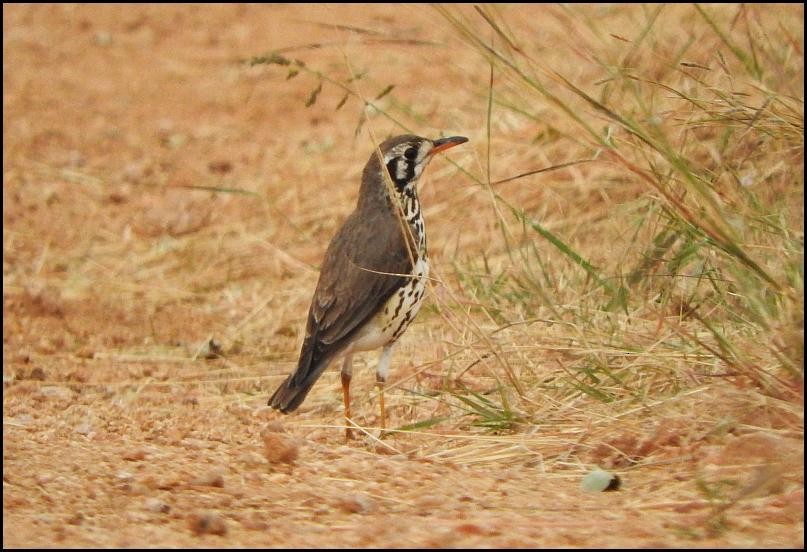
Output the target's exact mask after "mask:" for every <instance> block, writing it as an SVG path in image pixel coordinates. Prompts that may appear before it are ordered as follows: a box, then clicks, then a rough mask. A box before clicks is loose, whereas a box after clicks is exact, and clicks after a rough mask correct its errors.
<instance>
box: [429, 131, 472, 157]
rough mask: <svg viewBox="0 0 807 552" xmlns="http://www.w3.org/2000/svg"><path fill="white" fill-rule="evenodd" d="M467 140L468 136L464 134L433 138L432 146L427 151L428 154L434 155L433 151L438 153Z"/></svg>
mask: <svg viewBox="0 0 807 552" xmlns="http://www.w3.org/2000/svg"><path fill="white" fill-rule="evenodd" d="M467 141H468V138H466V137H465V136H450V137H448V138H440V139H439V140H435V141H434V142H432V144H434V147H433V148H432V150H431V151H430V152H429V156H432V155H434V154H435V153H440V152H441V151H445V150H447V149H448V148H453V147H454V146H459V145H460V144H464V143H465V142H467Z"/></svg>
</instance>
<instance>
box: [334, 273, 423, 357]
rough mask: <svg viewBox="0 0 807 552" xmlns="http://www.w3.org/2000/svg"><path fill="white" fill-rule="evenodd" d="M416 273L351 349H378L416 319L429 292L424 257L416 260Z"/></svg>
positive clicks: (395, 337)
mask: <svg viewBox="0 0 807 552" xmlns="http://www.w3.org/2000/svg"><path fill="white" fill-rule="evenodd" d="M414 274H415V276H414V277H413V278H408V281H407V283H406V284H405V285H404V286H403V287H402V288H401V289H399V290H398V291H396V292H395V293H394V294H393V295H392V297H390V298H389V299H388V300H387V303H386V304H385V305H384V308H382V309H381V310H380V311H379V312H378V314H376V315H375V316H374V317H373V318H372V319H371V320H370V322H369V323H367V325H366V326H365V327H364V328H362V329H361V330H360V331H359V333H358V335H357V336H356V339H355V341H353V343H351V345H350V347H349V349H348V350H349V352H350V353H353V352H355V351H369V350H372V349H378V348H380V347H383V346H385V345H388V344H390V343H392V342H394V341H396V340H397V339H398V338H399V337H401V335H402V334H403V333H404V331H406V328H408V327H409V324H410V323H411V322H412V320H414V319H415V315H417V313H418V311H419V310H420V305H421V304H422V303H423V297H424V296H425V295H426V280H427V279H428V277H429V261H428V259H426V258H424V257H421V258H420V259H418V260H417V262H416V263H415V271H414Z"/></svg>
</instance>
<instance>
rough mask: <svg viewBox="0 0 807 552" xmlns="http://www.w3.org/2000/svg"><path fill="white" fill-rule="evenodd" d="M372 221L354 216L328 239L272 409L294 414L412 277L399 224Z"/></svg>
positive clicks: (271, 402) (387, 221)
mask: <svg viewBox="0 0 807 552" xmlns="http://www.w3.org/2000/svg"><path fill="white" fill-rule="evenodd" d="M365 215H366V213H365ZM379 218H380V216H379ZM374 222H376V221H373V220H367V219H366V218H364V219H363V220H361V221H360V220H359V219H358V217H357V216H356V214H355V213H354V215H351V216H350V217H349V218H348V219H347V220H346V221H345V224H344V225H343V226H342V228H341V229H340V230H339V232H338V233H337V234H336V236H334V238H333V240H331V244H330V245H329V246H328V250H327V252H326V253H325V259H324V261H323V264H322V269H321V271H320V277H319V282H318V283H317V289H316V292H315V293H314V298H313V300H312V302H311V308H310V309H309V313H308V322H307V324H306V335H305V340H304V341H303V346H302V350H301V351H300V360H299V362H298V364H297V369H296V370H295V372H294V373H293V374H292V375H291V376H290V377H289V378H288V379H287V380H286V381H285V382H284V384H283V385H281V387H280V388H279V389H278V390H277V391H276V392H275V394H274V395H273V396H272V399H270V404H271V405H272V406H274V407H275V408H279V409H280V410H282V411H283V412H291V411H292V410H294V409H296V408H297V406H299V404H300V403H301V402H302V400H303V399H304V398H305V396H306V395H307V394H308V391H309V389H310V388H311V386H312V385H313V384H314V382H315V381H316V380H317V379H318V378H319V376H320V375H321V374H322V372H323V370H324V369H325V368H326V367H327V365H328V363H329V362H330V361H331V360H332V359H333V357H334V356H336V355H338V354H339V353H340V352H341V351H343V350H344V348H345V347H347V346H348V345H349V344H350V340H351V338H352V337H353V336H354V334H355V333H356V332H357V331H358V330H359V329H361V327H362V326H363V325H364V324H365V323H366V322H368V321H369V320H370V319H371V318H372V317H373V316H374V315H375V314H376V313H377V312H378V311H379V310H380V309H381V308H382V307H383V305H384V304H385V303H386V301H387V299H389V297H390V296H391V295H392V294H393V293H395V291H396V290H397V289H398V288H400V286H402V285H403V284H404V283H405V282H406V276H399V275H400V274H409V273H410V272H411V270H412V261H411V257H410V253H409V250H408V249H407V246H406V241H405V240H404V234H403V232H402V230H401V227H400V225H399V224H390V223H389V219H387V220H379V221H377V224H374ZM396 222H397V221H396Z"/></svg>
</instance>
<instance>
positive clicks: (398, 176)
mask: <svg viewBox="0 0 807 552" xmlns="http://www.w3.org/2000/svg"><path fill="white" fill-rule="evenodd" d="M467 141H468V138H465V137H464V136H451V137H448V138H440V139H438V140H429V139H428V138H423V137H421V136H415V135H412V134H403V135H401V136H395V137H393V138H389V139H387V140H385V141H384V142H382V143H381V144H380V145H379V146H378V151H377V152H374V153H373V155H372V156H371V157H370V160H369V161H368V162H367V166H366V167H365V169H364V177H365V178H364V181H365V182H373V183H375V184H376V185H377V184H379V183H380V184H381V185H382V186H383V187H384V189H388V188H389V183H391V184H392V185H393V187H394V188H395V191H396V192H397V193H398V194H404V193H406V192H407V191H409V190H412V191H411V192H409V193H413V191H414V188H415V184H416V183H417V180H418V178H420V175H421V174H422V173H423V169H425V168H426V165H428V164H429V161H431V160H432V158H433V157H434V155H435V154H436V153H439V152H441V151H445V150H447V149H449V148H453V147H454V146H458V145H459V144H464V143H465V142H467ZM382 167H383V168H384V169H382ZM384 170H386V174H385V173H384V172H383V171H384ZM387 177H389V178H387ZM368 191H369V190H368ZM362 195H364V194H362Z"/></svg>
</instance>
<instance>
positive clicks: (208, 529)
mask: <svg viewBox="0 0 807 552" xmlns="http://www.w3.org/2000/svg"><path fill="white" fill-rule="evenodd" d="M188 525H189V527H190V529H191V531H192V532H193V534H194V535H224V534H226V533H227V524H226V523H225V521H224V518H223V517H221V515H220V514H217V513H216V512H203V513H199V514H193V515H191V516H190V517H189V518H188Z"/></svg>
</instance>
